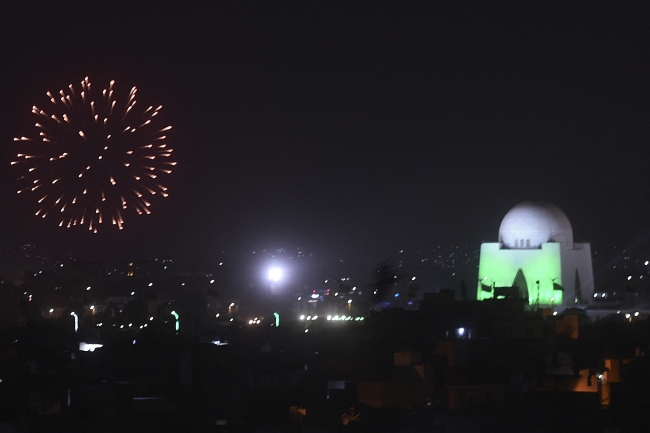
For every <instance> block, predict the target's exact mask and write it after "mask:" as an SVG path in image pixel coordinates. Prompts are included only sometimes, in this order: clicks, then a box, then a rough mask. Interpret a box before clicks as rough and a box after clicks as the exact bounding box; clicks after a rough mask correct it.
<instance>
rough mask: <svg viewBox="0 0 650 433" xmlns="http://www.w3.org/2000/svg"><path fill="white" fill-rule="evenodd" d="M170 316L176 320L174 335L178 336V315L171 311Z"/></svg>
mask: <svg viewBox="0 0 650 433" xmlns="http://www.w3.org/2000/svg"><path fill="white" fill-rule="evenodd" d="M172 316H174V317H175V318H176V333H177V334H178V328H179V327H180V326H179V323H178V313H177V312H176V311H172Z"/></svg>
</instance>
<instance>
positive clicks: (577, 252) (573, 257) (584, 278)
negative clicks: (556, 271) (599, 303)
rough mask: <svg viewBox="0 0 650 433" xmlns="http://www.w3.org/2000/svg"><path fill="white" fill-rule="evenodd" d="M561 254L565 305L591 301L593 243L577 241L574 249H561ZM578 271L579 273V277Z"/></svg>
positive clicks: (592, 289) (592, 293) (592, 294)
mask: <svg viewBox="0 0 650 433" xmlns="http://www.w3.org/2000/svg"><path fill="white" fill-rule="evenodd" d="M561 255H562V286H563V287H564V297H563V299H564V302H563V304H564V305H565V306H571V305H574V304H587V303H589V302H591V300H592V299H593V296H594V271H593V266H592V264H591V245H590V244H587V243H584V244H578V243H576V244H574V247H573V249H563V250H561ZM576 272H577V275H578V277H577V278H576ZM577 284H578V285H577ZM576 300H577V301H578V302H576Z"/></svg>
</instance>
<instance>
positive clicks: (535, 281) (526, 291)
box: [476, 202, 594, 307]
mask: <svg viewBox="0 0 650 433" xmlns="http://www.w3.org/2000/svg"><path fill="white" fill-rule="evenodd" d="M478 277H479V281H478V286H477V296H476V298H477V299H478V300H479V301H481V300H485V299H493V298H497V299H505V298H520V299H525V300H528V303H529V304H530V305H537V306H540V307H554V306H559V305H562V306H565V307H569V306H572V305H575V304H587V303H589V302H590V300H591V298H592V297H593V293H594V276H593V269H592V264H591V245H590V244H588V243H575V242H573V229H572V228H571V223H570V222H569V219H568V218H567V216H566V215H565V214H564V212H562V211H561V210H560V209H559V208H558V207H557V206H555V205H553V204H550V203H543V202H523V203H520V204H518V205H517V206H515V207H513V208H512V209H511V210H510V211H509V212H508V213H507V214H506V216H505V217H504V218H503V221H502V222H501V227H500V228H499V242H494V243H484V244H482V245H481V255H480V261H479V275H478Z"/></svg>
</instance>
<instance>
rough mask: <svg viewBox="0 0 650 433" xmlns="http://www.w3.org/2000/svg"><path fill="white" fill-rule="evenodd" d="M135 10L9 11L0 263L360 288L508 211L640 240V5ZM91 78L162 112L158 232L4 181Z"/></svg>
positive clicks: (646, 215) (479, 236) (647, 205)
mask: <svg viewBox="0 0 650 433" xmlns="http://www.w3.org/2000/svg"><path fill="white" fill-rule="evenodd" d="M131 3H135V2H128V3H124V4H120V3H116V2H80V3H76V4H75V3H74V2H62V3H61V4H58V5H57V4H54V2H42V3H41V2H31V3H30V2H23V1H13V2H3V5H2V7H1V9H0V40H1V41H2V43H1V44H0V55H1V57H0V58H1V59H2V67H1V68H0V90H1V92H0V121H1V122H2V128H0V142H1V143H2V147H1V151H0V163H1V164H2V166H3V167H4V169H2V170H0V173H1V174H0V175H1V176H2V178H1V179H0V184H1V187H0V247H4V248H8V247H14V246H16V245H20V244H22V243H25V242H30V243H35V244H37V245H40V246H42V247H43V248H45V249H47V250H48V251H50V252H52V253H53V254H65V253H68V252H70V253H74V254H77V255H80V256H81V257H84V258H91V259H99V260H113V259H119V258H126V257H163V256H164V257H169V258H175V259H176V260H179V261H184V262H186V263H198V264H203V265H214V264H215V263H217V262H219V261H220V260H221V252H222V251H228V252H236V253H243V252H246V251H253V250H258V249H262V248H271V249H275V248H295V247H302V248H304V249H306V250H308V251H310V252H314V254H316V255H317V256H318V257H320V258H321V259H322V260H323V263H332V266H334V264H338V263H341V262H340V260H341V259H343V260H345V264H346V266H349V267H357V268H358V267H361V266H368V263H369V262H370V263H376V260H381V259H383V258H386V257H390V256H391V255H392V254H394V253H395V251H397V250H400V249H427V248H430V247H432V246H433V245H437V244H438V243H457V244H462V245H473V246H475V247H476V248H478V247H479V245H480V243H481V241H496V238H497V232H498V227H499V223H500V221H501V219H502V218H503V216H504V215H505V213H506V212H507V211H508V210H509V209H510V208H511V207H513V206H514V205H516V204H517V203H519V202H521V201H524V200H545V201H550V202H553V203H555V204H556V205H558V206H559V207H560V208H561V209H563V210H564V211H565V213H566V214H567V215H568V217H569V219H570V220H571V222H572V224H573V228H574V233H575V239H576V241H587V242H594V243H599V242H600V243H607V242H620V243H626V242H633V241H634V239H635V238H637V237H639V236H644V235H645V234H647V232H648V230H650V200H648V197H650V163H649V157H650V145H649V144H650V141H649V137H650V134H649V133H650V128H649V120H650V84H649V83H650V81H649V79H650V33H649V27H648V23H650V13H649V11H650V7H648V5H647V3H644V2H629V3H628V2H614V1H612V2H519V1H516V2H434V1H426V2H425V1H422V2H418V1H412V2H401V1H400V2H398V1H395V2H356V1H355V2H352V1H350V2H330V1H322V2H316V1H308V2H303V1H300V2H276V1H266V2H251V1H241V2H205V3H204V4H203V5H202V6H189V5H186V4H185V2H165V1H158V2H151V3H150V4H149V5H148V6H146V7H145V6H139V5H138V6H135V5H133V4H131ZM594 3H597V4H594ZM85 76H89V77H91V80H93V81H94V82H102V81H108V80H110V79H116V80H118V81H119V82H125V83H126V84H129V85H131V84H132V85H136V86H138V88H139V91H140V92H141V93H142V96H141V97H142V98H143V99H147V100H150V101H151V102H152V103H155V104H158V103H159V104H163V106H164V108H163V112H164V116H165V120H166V121H168V122H169V123H170V124H172V125H173V126H174V130H173V134H172V135H171V137H172V138H171V140H170V144H172V145H173V147H174V149H175V157H176V159H177V160H178V162H179V164H178V166H177V169H176V171H175V172H174V173H173V176H171V177H170V178H169V180H168V181H167V182H166V185H167V186H168V187H169V192H170V194H171V195H170V197H169V198H167V199H166V200H164V201H162V202H159V203H155V204H154V205H153V206H152V210H153V214H152V215H150V216H147V217H140V218H134V219H131V220H129V221H127V223H126V226H125V229H124V230H122V231H116V230H112V229H110V228H109V229H108V230H105V231H104V232H103V233H99V234H97V235H92V234H91V233H89V232H87V231H86V230H65V229H61V228H59V227H58V226H57V223H58V221H55V220H51V221H48V220H43V219H41V218H39V217H35V216H34V215H33V213H34V211H35V209H36V207H35V204H34V203H31V202H29V201H26V200H24V199H22V198H21V197H20V196H18V195H17V194H16V193H15V190H16V170H14V167H11V166H10V165H9V164H10V161H11V160H12V156H13V155H15V154H16V153H17V148H16V144H14V142H13V141H12V139H13V137H15V136H20V135H22V134H24V131H25V130H26V129H28V128H30V127H31V123H32V119H31V117H30V116H29V112H30V109H31V106H32V105H34V104H35V103H37V102H38V101H41V100H42V99H43V97H44V94H45V92H46V91H47V90H58V89H59V88H62V87H63V86H67V85H68V84H69V83H78V82H79V81H80V80H82V79H83V77H85ZM324 266H325V265H324ZM337 266H338V265H337ZM364 271H365V270H364Z"/></svg>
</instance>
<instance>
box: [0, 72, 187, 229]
mask: <svg viewBox="0 0 650 433" xmlns="http://www.w3.org/2000/svg"><path fill="white" fill-rule="evenodd" d="M136 93H137V89H136V88H135V87H132V88H131V89H130V91H129V92H128V93H125V94H124V95H123V96H120V93H118V89H117V87H116V84H115V81H111V82H110V83H109V85H108V87H106V88H104V89H101V90H97V87H96V86H94V85H91V83H90V80H89V79H88V77H86V78H85V79H84V80H82V81H81V83H80V85H79V86H78V87H75V86H73V85H72V84H70V85H69V86H68V87H67V88H66V89H65V90H60V91H59V92H58V93H53V92H47V98H48V100H47V102H46V104H47V106H45V107H44V108H43V109H41V108H40V107H37V106H34V107H32V116H34V118H35V123H34V128H33V130H32V131H31V133H30V134H26V135H24V136H21V137H16V138H14V141H15V142H17V145H18V147H19V153H18V154H17V155H16V159H15V160H14V161H12V163H11V164H12V165H14V166H16V167H18V169H19V173H20V174H19V177H18V181H19V183H20V185H21V187H20V189H19V190H18V193H19V194H29V195H31V196H33V197H34V200H35V201H36V203H37V205H38V210H37V211H36V212H35V214H36V215H37V216H40V217H42V218H46V217H50V218H57V220H58V221H59V226H60V227H67V228H71V227H74V226H87V228H88V230H90V231H92V232H94V233H97V231H98V230H99V228H100V226H103V225H112V226H116V227H118V228H120V229H122V228H123V226H124V218H125V217H126V216H127V215H128V214H131V213H137V214H150V213H151V209H150V208H151V203H152V202H154V201H155V200H156V198H157V197H167V196H168V193H167V188H166V187H165V186H163V185H162V183H161V181H162V178H164V177H165V176H168V175H169V174H170V173H171V171H172V167H173V166H175V165H176V162H175V161H173V160H172V159H171V156H172V150H173V149H171V148H170V147H169V146H168V145H167V135H168V133H169V130H170V129H171V128H172V127H171V126H165V125H164V124H162V125H160V124H159V122H160V121H161V118H160V117H161V116H159V115H158V114H159V113H160V110H161V109H162V105H161V106H158V107H154V106H149V107H141V108H138V107H140V104H137V103H136Z"/></svg>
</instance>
